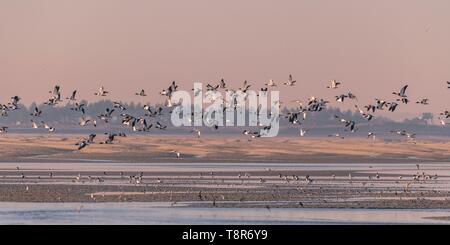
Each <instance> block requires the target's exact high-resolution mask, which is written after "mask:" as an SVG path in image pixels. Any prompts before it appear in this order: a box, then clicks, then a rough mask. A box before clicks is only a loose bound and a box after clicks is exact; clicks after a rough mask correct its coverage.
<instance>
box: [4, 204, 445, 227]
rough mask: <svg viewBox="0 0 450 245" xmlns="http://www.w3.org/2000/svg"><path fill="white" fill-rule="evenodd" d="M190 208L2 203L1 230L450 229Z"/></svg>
mask: <svg viewBox="0 0 450 245" xmlns="http://www.w3.org/2000/svg"><path fill="white" fill-rule="evenodd" d="M187 204H188V203H180V204H177V205H176V206H171V205H170V204H169V203H51V204H50V203H0V224H31V225H37V224H65V225H69V224H76V225H79V224H95V225H100V224H111V225H119V224H128V225H131V224H137V225H140V224H150V225H162V224H167V225H178V224H181V225H184V224H202V225H210V224H212V225H219V224H223V225H231V224H233V225H234V224H274V225H278V224H450V221H446V220H434V219H429V217H448V216H450V210H432V209H428V210H422V209H418V210H387V209H370V210H369V209H270V210H268V209H264V208H261V209H255V208H251V209H250V208H191V207H188V206H187Z"/></svg>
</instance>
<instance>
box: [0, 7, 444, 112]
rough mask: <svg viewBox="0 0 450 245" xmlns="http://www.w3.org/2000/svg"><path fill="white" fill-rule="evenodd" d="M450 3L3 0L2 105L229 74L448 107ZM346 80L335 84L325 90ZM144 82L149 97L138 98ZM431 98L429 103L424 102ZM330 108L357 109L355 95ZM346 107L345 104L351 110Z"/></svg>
mask: <svg viewBox="0 0 450 245" xmlns="http://www.w3.org/2000/svg"><path fill="white" fill-rule="evenodd" d="M449 11H450V2H449V1H445V0H435V1H429V2H428V1H427V2H425V1H418V0H415V1H407V0H399V1H387V0H382V1H376V2H373V1H350V0H344V1H324V0H323V1H288V0H286V1H283V2H282V3H281V2H278V1H277V2H275V1H268V0H264V1H261V0H259V1H257V0H247V1H226V2H217V1H206V0H193V1H177V2H175V1H139V0H135V1H132V3H130V2H129V1H126V2H125V1H118V0H96V1H87V0H81V1H64V0H63V1H61V0H60V1H56V0H42V1H31V0H29V1H26V0H24V1H13V0H3V1H1V2H0V42H1V45H0V84H1V86H2V87H1V90H0V103H7V102H8V101H9V98H10V97H11V96H13V95H19V96H21V97H22V98H23V101H22V102H23V103H25V104H30V103H31V102H34V101H35V102H38V103H39V102H44V101H45V100H47V99H48V97H49V94H48V91H49V90H51V88H52V87H53V86H54V85H56V84H59V85H61V86H62V90H63V95H64V97H66V96H68V95H69V93H70V92H72V90H75V89H76V90H78V91H79V96H78V97H79V99H86V100H89V101H91V100H98V98H96V97H95V96H94V95H93V94H94V92H96V91H97V89H98V87H99V86H100V85H104V86H105V87H106V89H107V90H108V91H110V92H111V94H110V96H109V97H108V98H110V99H113V100H121V101H135V102H141V103H144V102H147V101H148V102H153V103H154V102H161V101H162V100H163V97H162V96H159V95H158V92H159V91H160V90H162V89H164V88H166V87H167V86H168V85H169V83H170V82H171V81H172V80H175V81H177V82H178V83H179V84H180V89H186V90H189V89H190V88H192V86H193V83H194V82H197V81H200V82H203V83H204V84H205V85H206V83H209V82H213V83H217V82H218V81H219V80H220V79H221V78H224V79H225V80H227V81H229V83H230V86H233V87H238V86H240V85H241V83H242V82H243V81H244V80H248V81H250V82H251V83H252V84H253V85H254V87H253V89H258V90H259V88H260V87H263V86H264V83H265V82H266V81H267V80H268V79H274V80H275V81H277V83H278V84H280V83H282V82H284V81H286V80H287V77H288V75H289V74H292V75H293V76H294V78H295V79H296V80H297V81H298V82H297V83H298V84H297V85H296V86H295V87H294V89H292V88H287V87H282V88H279V89H280V91H281V99H282V100H284V101H289V100H293V99H301V100H306V98H307V97H309V96H311V95H314V96H316V97H323V98H327V99H331V98H332V97H333V96H334V95H337V94H340V93H345V92H348V91H351V92H352V93H354V94H356V95H357V96H358V101H357V102H356V103H358V104H359V105H361V106H363V105H365V104H368V103H373V99H374V98H381V99H385V100H393V99H394V98H395V97H394V96H393V95H392V92H393V91H397V90H399V89H400V87H401V86H403V85H404V84H409V85H410V87H409V88H408V95H409V96H410V97H411V99H412V100H413V101H412V102H411V103H410V104H408V105H406V106H405V105H401V106H400V107H399V110H398V112H397V111H396V112H395V113H394V114H392V113H390V114H389V113H379V112H377V114H378V115H383V116H390V117H392V116H394V117H404V116H408V115H415V114H417V113H420V112H425V111H431V112H433V113H439V112H442V111H444V110H446V109H450V108H446V106H447V104H448V102H449V100H448V99H447V98H446V97H448V95H449V93H450V90H449V89H447V88H446V84H445V82H446V81H448V80H450V55H449V54H450V28H448V23H450V15H449V14H448V13H449ZM332 79H337V80H339V81H342V82H343V86H342V88H340V89H337V90H329V89H326V88H325V87H326V86H327V85H328V81H330V80H332ZM140 89H145V90H146V91H147V93H148V94H149V96H148V97H146V98H144V99H142V98H138V97H136V96H134V93H135V92H137V91H139V90H140ZM422 98H429V99H430V105H427V106H423V105H416V104H415V103H414V102H415V101H416V100H420V99H422ZM331 105H332V106H339V107H341V108H352V107H353V103H348V102H345V103H344V104H338V103H337V102H333V103H332V104H331ZM343 105H344V106H343Z"/></svg>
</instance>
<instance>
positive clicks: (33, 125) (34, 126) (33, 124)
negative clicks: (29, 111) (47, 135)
mask: <svg viewBox="0 0 450 245" xmlns="http://www.w3.org/2000/svg"><path fill="white" fill-rule="evenodd" d="M31 124H32V127H33V128H39V125H38V124H37V123H36V122H35V121H33V120H31Z"/></svg>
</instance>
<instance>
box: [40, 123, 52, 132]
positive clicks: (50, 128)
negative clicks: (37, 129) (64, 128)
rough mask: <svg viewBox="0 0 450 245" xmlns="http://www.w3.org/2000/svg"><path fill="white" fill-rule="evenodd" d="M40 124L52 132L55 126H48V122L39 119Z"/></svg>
mask: <svg viewBox="0 0 450 245" xmlns="http://www.w3.org/2000/svg"><path fill="white" fill-rule="evenodd" d="M41 123H42V125H44V128H45V129H47V131H49V132H54V131H55V128H54V127H50V126H49V125H48V124H46V123H45V122H44V121H41Z"/></svg>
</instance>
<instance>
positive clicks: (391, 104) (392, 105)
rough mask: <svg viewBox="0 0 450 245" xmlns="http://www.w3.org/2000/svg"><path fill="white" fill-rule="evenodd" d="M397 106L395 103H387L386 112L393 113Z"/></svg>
mask: <svg viewBox="0 0 450 245" xmlns="http://www.w3.org/2000/svg"><path fill="white" fill-rule="evenodd" d="M397 106H398V104H397V103H395V102H392V103H389V108H388V110H389V111H390V112H394V111H395V109H397Z"/></svg>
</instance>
